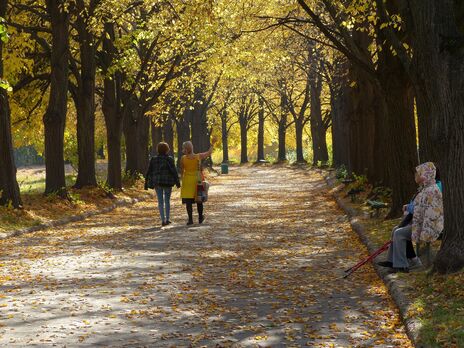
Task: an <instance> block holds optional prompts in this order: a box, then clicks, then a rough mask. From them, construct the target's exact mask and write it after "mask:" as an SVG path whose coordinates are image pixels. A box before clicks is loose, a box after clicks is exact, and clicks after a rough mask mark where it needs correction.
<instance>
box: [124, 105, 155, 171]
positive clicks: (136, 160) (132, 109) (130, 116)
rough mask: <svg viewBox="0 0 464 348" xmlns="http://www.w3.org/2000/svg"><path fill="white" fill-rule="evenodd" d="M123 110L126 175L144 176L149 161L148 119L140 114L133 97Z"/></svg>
mask: <svg viewBox="0 0 464 348" xmlns="http://www.w3.org/2000/svg"><path fill="white" fill-rule="evenodd" d="M125 109H126V114H125V115H124V122H123V123H124V126H123V130H124V138H125V140H126V173H127V174H129V175H130V176H135V175H137V174H143V175H144V174H145V173H146V170H147V167H148V160H149V153H148V143H149V141H148V139H149V133H150V119H149V118H148V117H146V116H145V115H143V114H142V112H141V108H140V107H139V105H138V102H137V100H136V99H135V97H129V100H128V101H127V104H126V105H125Z"/></svg>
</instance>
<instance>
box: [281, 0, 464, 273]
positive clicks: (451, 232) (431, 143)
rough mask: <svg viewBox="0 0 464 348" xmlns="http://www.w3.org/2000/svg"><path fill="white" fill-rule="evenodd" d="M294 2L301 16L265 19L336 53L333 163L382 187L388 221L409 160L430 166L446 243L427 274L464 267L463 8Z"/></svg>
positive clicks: (391, 1)
mask: <svg viewBox="0 0 464 348" xmlns="http://www.w3.org/2000/svg"><path fill="white" fill-rule="evenodd" d="M297 2H298V4H299V6H300V9H302V10H303V11H304V13H303V14H302V13H301V12H298V11H295V12H289V13H288V15H287V16H285V17H283V18H274V20H276V21H277V22H278V23H280V24H282V25H286V26H292V28H293V30H301V28H307V27H310V28H312V29H313V30H314V33H317V34H316V37H312V38H311V39H313V40H320V41H324V42H325V44H326V45H327V46H331V47H333V49H334V50H336V51H338V52H340V53H342V54H343V56H344V63H343V65H342V66H343V67H342V71H343V72H344V73H343V74H339V75H338V76H337V80H338V83H336V84H334V85H332V86H331V88H332V90H331V92H332V99H331V104H332V117H333V120H332V122H333V128H332V132H333V135H334V137H333V139H334V144H333V147H334V163H335V164H336V165H340V164H345V165H347V166H348V167H349V168H350V170H352V171H354V172H356V173H366V175H367V176H368V178H369V181H370V182H372V183H382V184H383V185H385V186H389V187H391V188H392V189H393V202H392V208H391V211H390V214H389V215H390V216H391V217H395V216H398V215H399V214H400V212H401V205H402V204H404V202H407V201H408V200H409V199H410V197H411V195H412V194H413V192H414V190H415V184H414V181H413V175H412V169H413V168H414V167H415V166H416V165H417V163H418V161H419V160H420V162H425V161H433V162H435V163H437V164H438V167H439V168H440V170H441V172H442V177H443V182H444V209H445V238H444V241H443V243H442V247H441V249H440V252H439V254H438V256H437V259H436V262H435V270H437V271H439V272H441V273H446V272H453V271H457V270H459V269H460V268H462V266H463V265H464V253H463V250H464V238H463V237H464V236H463V233H464V232H463V230H462V228H461V227H460V222H461V220H462V210H461V207H462V206H463V203H464V202H463V199H464V191H463V188H462V185H460V184H459V178H462V163H464V162H463V160H464V158H463V156H464V143H463V142H464V134H463V127H462V122H463V119H464V113H463V101H464V99H463V98H462V93H463V91H464V89H463V87H464V86H463V83H464V79H463V77H464V76H463V74H464V64H463V54H464V45H463V42H464V41H463V39H462V38H463V37H464V27H463V26H462V23H463V18H464V7H463V5H462V2H460V1H454V0H445V1H440V2H437V1H433V0H411V1H408V2H403V1H396V0H376V1H365V0H358V1H350V2H348V3H347V2H343V1H326V0H321V1H317V2H310V1H308V0H306V1H305V0H298V1H297ZM301 34H302V35H306V36H307V32H302V33H301ZM311 39H310V40H311ZM415 108H416V111H417V112H416V113H415ZM416 115H417V125H418V126H417V129H418V136H416V127H415V122H416V118H415V116H416ZM417 138H418V140H419V141H418V142H417V141H416V139H417ZM417 149H418V150H419V151H417Z"/></svg>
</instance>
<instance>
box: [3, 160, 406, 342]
mask: <svg viewBox="0 0 464 348" xmlns="http://www.w3.org/2000/svg"><path fill="white" fill-rule="evenodd" d="M171 205H172V212H171V215H172V219H171V220H173V221H174V223H173V224H172V225H170V226H168V227H164V228H162V229H161V228H160V227H159V225H160V223H159V218H158V214H157V211H156V209H155V203H154V201H152V202H145V203H139V204H137V205H135V206H133V207H130V208H124V209H123V208H121V209H117V210H115V211H113V212H112V213H108V214H105V215H100V216H96V217H94V218H91V219H88V220H86V221H83V222H80V223H76V224H73V225H68V226H64V227H61V228H57V229H53V230H48V231H43V232H37V233H34V234H28V235H24V236H22V237H18V238H11V239H7V240H3V241H0V244H1V245H0V248H1V249H0V250H1V252H0V253H1V254H0V264H1V269H0V290H1V292H0V308H1V311H0V346H21V345H23V346H30V345H38V346H45V345H46V346H60V347H62V346H89V347H93V346H97V345H100V346H112V347H143V346H146V347H153V346H156V347H188V346H192V347H201V346H206V347H211V346H213V347H214V346H217V347H278V346H286V347H301V346H307V347H373V346H375V347H411V343H410V342H409V340H408V339H407V337H406V334H405V332H404V329H403V326H402V324H401V321H400V319H399V315H398V312H397V310H396V308H395V306H394V304H393V303H392V302H391V300H390V298H389V296H388V293H387V291H386V288H385V287H384V285H383V283H382V282H381V281H380V280H379V279H378V278H377V276H376V274H375V272H374V270H373V268H372V267H371V265H367V266H365V267H364V268H363V269H361V270H360V271H358V272H357V273H355V274H353V275H352V276H351V277H350V278H349V279H342V278H341V276H342V275H343V270H344V269H346V268H348V267H349V266H351V265H352V264H353V263H355V262H356V261H357V260H359V259H360V258H362V257H364V256H365V255H366V249H365V248H364V246H363V245H362V244H361V243H360V242H359V241H358V239H357V237H356V235H355V234H354V232H352V231H351V229H350V227H349V223H348V222H347V219H346V218H345V217H344V215H343V214H342V212H341V211H340V210H339V209H338V208H337V207H336V204H335V203H334V201H333V200H332V199H331V198H330V195H329V194H328V192H327V190H326V187H325V185H324V181H323V179H322V177H321V176H320V175H319V174H317V173H316V172H313V171H303V170H301V169H296V168H295V169H293V168H277V169H276V168H269V167H247V168H233V169H232V170H231V173H230V174H229V175H228V176H221V177H219V178H217V179H215V182H213V186H212V188H211V191H210V201H208V202H207V203H206V204H205V212H206V216H207V220H206V222H205V223H204V224H203V225H198V224H195V225H193V227H190V228H187V227H186V226H185V222H186V213H185V212H184V207H183V206H182V205H181V204H180V200H179V197H178V193H177V192H176V193H175V194H174V196H173V197H172V204H171Z"/></svg>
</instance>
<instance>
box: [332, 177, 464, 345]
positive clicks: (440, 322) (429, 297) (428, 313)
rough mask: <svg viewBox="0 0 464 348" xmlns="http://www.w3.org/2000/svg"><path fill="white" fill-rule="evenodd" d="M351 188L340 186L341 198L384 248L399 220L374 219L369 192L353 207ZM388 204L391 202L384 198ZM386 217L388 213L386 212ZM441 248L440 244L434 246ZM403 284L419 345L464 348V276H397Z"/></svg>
mask: <svg viewBox="0 0 464 348" xmlns="http://www.w3.org/2000/svg"><path fill="white" fill-rule="evenodd" d="M351 187H352V184H350V185H346V186H345V185H342V184H339V186H338V190H337V191H338V193H337V194H338V196H339V197H340V198H342V199H343V200H344V202H345V203H346V204H348V205H349V206H351V208H353V209H355V210H356V211H357V212H358V213H359V221H360V222H361V224H362V225H363V226H364V227H365V230H366V233H367V234H368V236H369V238H370V239H371V240H372V241H373V242H375V243H376V244H378V245H379V246H380V245H382V244H383V243H384V242H385V241H387V240H388V239H389V238H390V235H391V230H392V228H393V227H394V226H396V225H397V224H398V223H399V222H400V219H396V220H384V218H383V216H380V217H379V218H372V217H370V216H369V215H370V214H369V208H368V207H367V205H366V204H365V201H366V200H367V199H368V197H369V195H370V188H369V187H368V185H366V186H365V191H364V192H362V193H361V194H360V195H359V196H358V200H357V202H355V203H353V202H351V201H350V199H349V198H347V193H348V191H349V190H350V188H351ZM384 201H387V202H388V198H386V197H384ZM383 213H384V214H383V215H384V216H385V214H386V213H387V212H386V211H384V212H383ZM434 247H435V248H438V247H439V242H435V243H434ZM398 279H399V280H401V281H402V282H404V284H405V287H404V288H403V290H404V292H405V294H406V295H407V296H408V298H409V299H410V300H411V302H412V305H411V307H410V308H409V311H408V314H407V317H408V318H415V319H419V321H420V322H421V328H420V329H419V337H418V343H419V346H421V347H431V348H434V347H456V348H458V347H464V272H460V273H457V274H452V275H447V276H440V275H429V273H428V270H427V269H423V270H419V271H411V272H410V273H408V274H398Z"/></svg>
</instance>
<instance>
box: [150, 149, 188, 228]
mask: <svg viewBox="0 0 464 348" xmlns="http://www.w3.org/2000/svg"><path fill="white" fill-rule="evenodd" d="M169 150H170V149H169V145H168V144H166V143H159V144H158V146H157V151H158V156H154V157H152V158H151V159H150V165H149V166H148V171H147V174H146V176H145V190H148V188H154V189H155V191H156V197H157V199H158V209H159V213H160V217H161V225H162V226H166V225H169V224H170V223H171V220H170V219H169V218H170V211H171V192H172V187H173V186H174V185H176V186H177V187H178V188H179V187H180V181H179V174H178V173H177V169H176V166H175V164H174V158H172V157H171V156H168V154H169Z"/></svg>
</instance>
